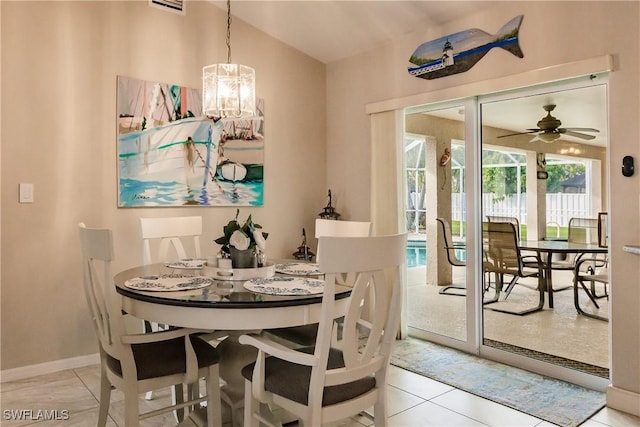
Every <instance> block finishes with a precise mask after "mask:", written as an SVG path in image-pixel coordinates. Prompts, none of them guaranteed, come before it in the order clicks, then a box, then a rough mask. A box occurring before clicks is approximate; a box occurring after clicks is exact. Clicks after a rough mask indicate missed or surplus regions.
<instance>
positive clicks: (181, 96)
mask: <svg viewBox="0 0 640 427" xmlns="http://www.w3.org/2000/svg"><path fill="white" fill-rule="evenodd" d="M256 105H257V113H256V116H254V117H249V118H243V119H230V118H223V119H219V120H213V119H211V118H208V117H205V116H203V115H202V96H201V90H200V89H194V88H188V87H184V86H179V85H173V84H167V83H158V82H152V81H147V80H140V79H133V78H129V77H122V76H118V82H117V119H118V130H117V134H118V150H117V152H118V207H123V208H132V207H165V206H166V207H176V206H262V205H263V197H264V180H263V176H264V174H263V171H264V136H263V135H264V132H263V125H264V123H263V121H264V120H263V118H264V114H263V106H264V101H263V100H262V99H258V100H257V102H256Z"/></svg>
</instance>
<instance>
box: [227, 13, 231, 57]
mask: <svg viewBox="0 0 640 427" xmlns="http://www.w3.org/2000/svg"><path fill="white" fill-rule="evenodd" d="M227 64H231V0H227Z"/></svg>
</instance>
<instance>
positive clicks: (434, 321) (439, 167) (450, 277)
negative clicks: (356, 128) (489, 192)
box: [404, 100, 473, 347]
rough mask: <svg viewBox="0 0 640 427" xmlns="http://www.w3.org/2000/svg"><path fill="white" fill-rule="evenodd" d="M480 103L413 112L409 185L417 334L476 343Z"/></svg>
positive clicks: (407, 142) (408, 127) (412, 318)
mask: <svg viewBox="0 0 640 427" xmlns="http://www.w3.org/2000/svg"><path fill="white" fill-rule="evenodd" d="M468 115H471V117H473V101H472V100H470V101H466V102H464V103H460V102H457V103H447V104H440V105H432V106H428V107H419V108H415V109H410V110H408V111H407V112H406V114H405V135H404V186H405V213H406V224H407V231H408V232H409V242H408V246H407V266H408V275H407V278H408V296H409V297H408V300H407V301H408V304H407V305H408V306H407V324H408V326H409V333H410V334H411V335H414V336H418V337H422V338H428V339H430V340H432V341H439V342H444V343H447V344H449V345H453V346H457V347H466V346H468V345H469V343H468V340H467V337H468V335H469V332H468V327H469V326H470V324H469V322H468V320H469V310H468V306H467V302H468V298H469V296H470V295H472V293H473V286H470V288H471V291H469V289H468V288H469V287H468V286H467V283H469V282H468V280H467V276H468V274H470V273H471V274H472V273H473V271H472V270H473V266H472V265H469V264H467V260H468V252H467V237H468V234H467V214H468V210H467V195H468V192H467V186H466V176H467V175H466V173H467V168H466V160H465V159H466V157H467V155H466V148H467V144H466V140H467V139H468V138H469V135H472V134H473V126H472V125H471V124H470V123H469V122H468V121H467V116H468Z"/></svg>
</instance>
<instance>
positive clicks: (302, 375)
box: [242, 347, 376, 406]
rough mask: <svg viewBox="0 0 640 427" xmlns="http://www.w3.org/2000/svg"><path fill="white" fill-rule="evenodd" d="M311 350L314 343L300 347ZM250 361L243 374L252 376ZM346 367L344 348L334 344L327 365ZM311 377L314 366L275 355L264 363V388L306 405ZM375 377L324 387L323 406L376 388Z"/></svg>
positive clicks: (249, 377)
mask: <svg viewBox="0 0 640 427" xmlns="http://www.w3.org/2000/svg"><path fill="white" fill-rule="evenodd" d="M297 351H302V352H304V353H308V354H312V353H313V351H314V348H313V347H306V348H303V349H298V350H297ZM254 366H255V363H251V364H249V365H247V366H245V367H244V368H242V376H244V377H245V378H246V379H248V380H251V377H252V375H253V367H254ZM342 367H344V359H343V357H342V352H341V351H340V350H338V349H335V348H332V349H331V350H330V352H329V361H328V363H327V368H328V369H336V368H342ZM310 381H311V367H310V366H302V365H298V364H295V363H291V362H287V361H284V360H281V359H278V358H275V357H268V358H267V360H266V363H265V388H266V389H267V391H270V392H272V393H275V394H278V395H280V396H283V397H285V398H287V399H290V400H293V401H295V402H298V403H301V404H303V405H306V404H307V403H308V401H309V382H310ZM375 385H376V380H375V378H373V377H366V378H363V379H360V380H357V381H353V382H350V383H347V384H341V385H335V386H331V387H325V389H324V395H323V396H322V406H329V405H333V404H336V403H340V402H344V401H345V400H349V399H352V398H354V397H357V396H360V395H361V394H364V393H366V392H368V391H369V390H371V389H373V388H374V387H375Z"/></svg>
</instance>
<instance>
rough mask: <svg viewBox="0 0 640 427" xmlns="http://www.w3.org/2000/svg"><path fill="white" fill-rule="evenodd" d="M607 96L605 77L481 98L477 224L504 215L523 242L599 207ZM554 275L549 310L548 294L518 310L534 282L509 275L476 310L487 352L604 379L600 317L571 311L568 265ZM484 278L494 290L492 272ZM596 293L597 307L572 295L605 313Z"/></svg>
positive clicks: (562, 229)
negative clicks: (599, 80) (497, 292)
mask: <svg viewBox="0 0 640 427" xmlns="http://www.w3.org/2000/svg"><path fill="white" fill-rule="evenodd" d="M606 99H607V98H606V84H604V83H601V84H594V83H593V82H592V81H591V80H590V79H582V81H576V82H572V83H568V84H564V85H562V86H557V85H556V86H546V87H544V88H536V89H532V90H528V91H517V92H513V93H509V94H504V95H495V96H491V97H488V96H487V97H483V98H481V99H480V103H479V104H480V112H481V117H482V122H481V125H482V126H481V138H482V157H481V163H482V167H481V171H482V172H481V173H482V175H481V176H482V196H481V199H482V202H481V205H482V212H481V215H482V221H483V222H485V223H486V222H496V221H500V222H511V223H513V224H515V227H514V228H515V231H516V234H517V236H518V239H520V240H531V241H536V240H554V239H560V240H563V239H564V240H566V239H567V238H568V223H569V220H570V218H574V217H577V218H594V221H595V219H596V218H598V213H599V212H606V211H607V210H608V207H607V198H606V192H607V184H606V183H607V173H606V171H605V170H604V168H603V167H602V165H603V164H605V160H606V157H607V122H606V117H607V101H606ZM488 245H489V246H490V245H491V239H489V243H488ZM488 250H491V248H490V247H489V248H488ZM520 255H521V256H527V255H533V256H534V257H535V253H530V252H527V251H524V250H523V251H522V253H521V254H520ZM563 256H565V255H561V254H554V255H553V256H552V259H551V261H552V263H555V262H557V261H559V260H560V259H561V258H562V257H563ZM529 259H531V258H529ZM534 259H535V258H534ZM542 261H546V258H545V255H544V254H543V255H542ZM551 273H552V274H551V276H550V278H551V280H550V281H551V282H552V283H553V307H550V303H549V292H545V293H543V295H544V298H545V303H544V305H543V307H542V309H541V310H536V311H534V312H531V313H528V314H518V313H522V312H523V311H524V312H527V311H529V310H531V309H532V308H535V307H537V305H538V304H539V299H540V292H539V290H538V289H537V287H538V285H539V283H538V279H536V278H523V277H515V276H513V275H506V277H505V281H504V286H503V288H502V289H501V291H502V292H501V295H500V298H499V300H498V301H496V302H492V303H489V304H485V305H484V309H483V310H482V346H483V348H484V351H486V352H491V351H495V350H500V351H502V352H507V353H508V354H510V355H513V356H514V357H520V358H528V359H531V360H535V361H542V362H545V363H550V364H551V365H553V366H554V367H557V368H568V369H570V370H573V371H574V372H575V373H586V374H588V375H593V376H596V377H601V378H608V366H609V360H608V325H607V323H606V322H604V321H601V320H596V319H593V318H589V317H586V316H582V315H580V314H578V311H577V310H576V307H575V304H574V292H573V274H574V273H573V270H571V269H570V268H568V269H564V270H555V269H554V270H552V272H551ZM487 283H488V289H489V290H490V291H489V292H494V291H495V287H496V286H497V285H496V280H495V275H491V276H490V279H489V281H488V282H487ZM508 285H510V286H508ZM543 285H545V286H546V282H543ZM594 286H595V285H594ZM595 291H596V294H597V295H598V296H599V297H602V298H599V299H598V300H597V302H596V303H597V305H598V306H599V307H596V306H595V305H594V304H593V303H592V302H591V301H589V300H588V298H587V295H586V294H585V293H584V292H583V291H582V289H578V291H577V294H576V295H577V296H576V298H579V299H580V300H585V301H584V302H583V303H582V304H583V305H585V306H587V307H589V308H588V309H589V310H591V311H593V312H596V313H597V314H599V315H604V316H606V313H607V312H608V302H607V297H606V289H604V288H602V287H600V288H599V289H596V290H595ZM514 360H518V359H514ZM520 360H522V359H520Z"/></svg>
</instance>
